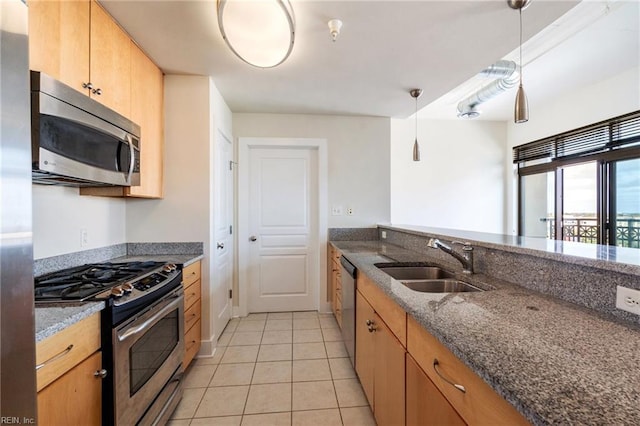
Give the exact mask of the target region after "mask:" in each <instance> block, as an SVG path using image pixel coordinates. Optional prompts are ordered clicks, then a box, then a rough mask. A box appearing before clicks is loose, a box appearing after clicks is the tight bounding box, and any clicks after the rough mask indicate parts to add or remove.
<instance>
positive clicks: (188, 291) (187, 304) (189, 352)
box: [182, 260, 202, 369]
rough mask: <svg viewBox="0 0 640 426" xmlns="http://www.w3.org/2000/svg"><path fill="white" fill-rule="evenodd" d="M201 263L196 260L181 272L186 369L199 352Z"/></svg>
mask: <svg viewBox="0 0 640 426" xmlns="http://www.w3.org/2000/svg"><path fill="white" fill-rule="evenodd" d="M201 274H202V271H201V262H200V261H199V260H198V261H197V262H194V263H192V264H190V265H188V266H185V267H184V269H183V270H182V285H183V287H184V312H185V314H184V360H183V361H182V367H183V368H184V369H186V368H187V367H188V366H189V364H190V363H191V361H192V360H193V358H194V357H195V356H196V355H197V353H198V350H200V343H201V340H200V336H201V331H202V322H201V306H202V303H201V291H202V289H201Z"/></svg>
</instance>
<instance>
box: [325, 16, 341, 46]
mask: <svg viewBox="0 0 640 426" xmlns="http://www.w3.org/2000/svg"><path fill="white" fill-rule="evenodd" d="M327 25H328V26H329V34H330V35H331V40H332V41H334V42H335V41H336V39H337V38H338V35H340V29H341V28H342V21H341V20H339V19H332V20H330V21H329V22H327Z"/></svg>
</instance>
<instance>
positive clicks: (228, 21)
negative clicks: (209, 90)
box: [217, 0, 296, 68]
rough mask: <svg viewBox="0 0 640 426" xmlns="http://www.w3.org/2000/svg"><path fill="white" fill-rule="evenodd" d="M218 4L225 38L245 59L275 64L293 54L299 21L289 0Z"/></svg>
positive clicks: (261, 64)
mask: <svg viewBox="0 0 640 426" xmlns="http://www.w3.org/2000/svg"><path fill="white" fill-rule="evenodd" d="M217 8H218V27H219V28H220V33H221V34H222V38H223V39H224V41H225V43H227V46H229V49H231V51H232V52H233V53H234V54H235V55H236V56H237V57H238V58H240V59H242V60H243V61H244V62H246V63H248V64H249V65H253V66H255V67H258V68H272V67H275V66H278V65H280V64H281V63H283V62H284V61H285V60H286V59H287V58H288V57H289V55H290V54H291V51H292V50H293V43H294V41H295V30H296V23H295V16H294V14H293V8H292V7H291V3H289V0H259V1H246V0H217Z"/></svg>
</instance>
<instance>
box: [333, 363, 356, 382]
mask: <svg viewBox="0 0 640 426" xmlns="http://www.w3.org/2000/svg"><path fill="white" fill-rule="evenodd" d="M329 367H330V368H331V377H332V378H333V380H337V379H352V378H355V377H356V372H355V371H354V370H353V366H352V365H351V360H350V359H349V358H331V359H329Z"/></svg>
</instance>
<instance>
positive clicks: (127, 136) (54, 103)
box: [31, 71, 140, 186]
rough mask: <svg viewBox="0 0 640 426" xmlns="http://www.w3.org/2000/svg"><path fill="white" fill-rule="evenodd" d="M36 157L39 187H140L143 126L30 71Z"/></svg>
mask: <svg viewBox="0 0 640 426" xmlns="http://www.w3.org/2000/svg"><path fill="white" fill-rule="evenodd" d="M31 157H32V165H33V167H32V180H33V182H34V183H40V184H49V185H65V186H112V185H118V186H136V185H140V126H138V125H137V124H135V123H134V122H132V121H131V120H128V119H127V118H125V117H123V116H121V115H120V114H118V113H116V112H115V111H113V110H111V109H109V108H107V107H105V106H104V105H102V104H100V103H99V102H97V101H96V100H94V99H91V98H89V97H88V96H86V95H84V94H82V93H80V92H77V91H76V90H74V89H72V88H70V87H69V86H66V85H65V84H63V83H61V82H59V81H57V80H55V79H53V78H52V77H50V76H48V75H46V74H44V73H42V72H38V71H31Z"/></svg>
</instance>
